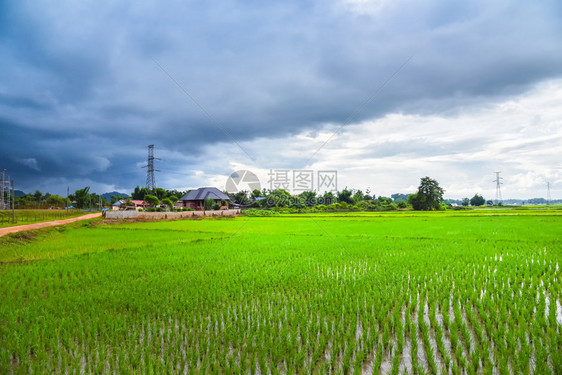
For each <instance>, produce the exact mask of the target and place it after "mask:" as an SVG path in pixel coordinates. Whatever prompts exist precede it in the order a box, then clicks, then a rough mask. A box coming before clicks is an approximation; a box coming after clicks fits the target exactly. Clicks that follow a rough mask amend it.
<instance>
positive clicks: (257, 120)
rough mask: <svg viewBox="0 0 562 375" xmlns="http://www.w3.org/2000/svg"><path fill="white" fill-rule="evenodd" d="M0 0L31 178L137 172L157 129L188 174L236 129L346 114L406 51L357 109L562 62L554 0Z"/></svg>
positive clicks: (453, 92) (482, 94) (550, 71)
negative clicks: (358, 0) (57, 2)
mask: <svg viewBox="0 0 562 375" xmlns="http://www.w3.org/2000/svg"><path fill="white" fill-rule="evenodd" d="M379 5H380V6H379ZM1 7H2V9H1V11H0V41H1V42H2V43H1V45H0V59H1V61H2V65H3V66H2V70H1V72H0V110H1V111H2V112H1V113H2V117H3V119H4V120H3V122H2V123H1V126H2V139H1V141H0V142H1V144H0V145H1V148H0V153H1V161H2V166H0V167H3V168H8V169H10V170H11V171H12V175H14V176H15V177H17V178H18V179H19V180H20V181H21V183H22V184H23V185H24V186H32V185H34V184H36V185H37V184H39V182H38V181H39V180H38V179H40V178H41V177H45V176H50V177H52V176H57V177H60V178H65V179H68V180H69V181H71V180H72V179H83V178H86V177H87V178H90V179H91V180H92V181H98V182H100V183H103V184H108V185H111V184H113V185H115V186H127V187H134V186H135V185H137V184H142V183H143V181H144V180H143V178H144V177H143V173H144V172H143V170H140V168H139V167H138V164H139V163H142V162H143V161H144V160H145V158H146V155H145V154H146V145H148V144H151V143H154V144H156V145H157V146H158V147H159V148H160V150H161V151H166V150H169V151H170V152H176V153H179V154H180V155H181V157H180V158H175V159H173V160H167V165H166V168H167V169H168V170H170V171H173V170H181V173H187V174H189V173H191V172H189V171H192V170H195V169H199V168H200V167H201V166H200V165H199V163H200V154H201V152H202V150H204V149H205V147H208V146H211V145H214V144H217V143H219V142H223V143H224V142H226V143H228V142H230V137H233V138H235V139H236V140H237V141H240V142H242V141H245V140H251V139H254V138H256V137H283V136H287V135H289V134H296V133H299V132H301V131H303V130H312V131H314V130H315V129H317V128H318V127H320V126H323V125H325V124H336V125H340V124H342V123H344V122H345V121H346V119H348V118H349V116H350V115H351V114H352V113H355V112H356V110H357V108H358V107H359V106H360V105H361V103H362V102H363V101H364V100H365V99H366V98H368V97H369V96H370V95H372V94H373V93H374V92H376V90H377V88H379V87H380V86H381V85H382V84H383V83H384V82H385V81H386V80H387V79H388V78H389V77H390V76H391V75H392V74H393V72H395V71H396V69H397V68H398V67H399V66H400V65H401V64H402V63H404V61H406V60H407V59H408V58H409V57H410V56H413V58H412V60H411V61H410V62H409V63H408V64H407V66H406V67H405V68H404V69H403V70H402V71H401V72H400V73H399V74H398V75H397V76H396V77H395V78H394V79H393V80H392V81H390V82H389V83H388V84H387V85H386V86H385V87H384V89H383V90H382V91H381V92H380V94H378V95H377V96H376V97H375V98H374V100H373V101H372V102H371V103H369V104H368V105H367V106H365V107H364V108H363V110H362V111H360V112H358V113H357V114H356V116H355V117H354V118H353V119H352V120H353V121H352V122H359V121H362V120H365V119H376V118H378V117H382V116H384V115H386V114H388V113H391V112H396V111H398V112H402V113H421V114H428V113H429V114H431V113H438V114H444V113H445V114H446V113H452V112H454V111H455V108H459V107H462V106H464V105H466V103H471V104H474V103H478V102H481V103H482V104H486V103H490V102H494V101H497V100H500V99H503V98H506V97H509V96H510V95H513V94H517V93H520V92H522V91H523V90H525V89H526V88H528V87H529V86H531V85H533V84H535V83H536V82H539V81H542V80H546V79H550V78H553V77H559V76H560V75H561V74H562V47H561V45H560V38H561V36H562V28H561V25H562V22H561V21H560V20H561V19H562V17H561V16H562V11H561V9H562V6H561V5H560V3H559V2H557V1H544V2H540V3H520V2H495V3H491V4H490V3H488V2H481V3H471V4H465V3H461V2H455V1H453V2H450V1H444V0H442V1H441V0H440V1H432V2H423V3H409V2H403V1H397V2H372V3H369V2H365V3H364V6H358V5H357V4H356V5H353V4H351V3H346V2H344V1H341V2H313V1H309V2H290V1H288V2H234V1H219V2H212V3H200V2H189V1H188V2H179V1H178V2H172V3H161V2H155V1H154V2H153V1H141V2H137V3H135V4H134V5H129V3H126V2H122V3H120V2H114V3H112V4H103V3H98V2H89V3H87V2H81V3H76V4H65V5H64V6H53V4H50V3H48V2H38V3H33V4H31V3H26V2H11V3H9V2H4V3H2V5H1ZM153 59H155V60H156V61H157V63H158V64H161V65H162V66H163V67H164V69H165V70H166V71H167V72H168V73H169V74H170V75H172V77H173V78H174V79H175V80H177V82H178V83H179V84H180V85H181V86H182V87H183V88H184V89H185V90H187V91H188V92H189V93H190V95H192V96H193V97H194V98H195V100H196V101H197V103H199V104H200V105H201V106H202V107H203V108H204V109H205V110H206V111H207V112H208V114H210V115H211V117H212V119H210V118H209V117H208V116H207V115H206V114H205V113H203V112H202V111H201V110H200V109H199V108H198V106H197V105H196V104H195V103H193V101H192V100H191V99H190V98H188V97H187V96H186V95H185V94H184V93H183V92H182V91H181V90H180V89H179V88H178V87H177V85H176V84H175V83H174V82H172V81H171V80H170V79H169V77H167V76H166V74H165V73H164V72H162V71H161V70H160V68H159V67H158V66H157V64H155V63H154V61H153ZM393 147H395V145H390V144H389V147H388V149H387V150H386V151H381V152H382V153H383V154H387V153H392V152H393ZM434 149H435V148H434V147H429V146H428V147H427V148H422V149H420V150H417V152H419V153H424V152H431V151H432V150H434ZM242 157H244V156H242ZM32 159H33V160H35V162H34V161H32ZM18 160H19V161H18ZM35 166H36V167H37V168H34V167H35ZM124 171H126V172H124ZM186 171H187V172H186ZM120 172H121V173H120ZM43 188H44V189H48V188H49V187H47V186H45V187H43ZM59 193H60V191H59Z"/></svg>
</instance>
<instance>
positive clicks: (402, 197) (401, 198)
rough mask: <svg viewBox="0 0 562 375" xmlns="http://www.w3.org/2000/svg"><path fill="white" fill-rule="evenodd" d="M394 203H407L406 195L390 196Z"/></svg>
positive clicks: (396, 194)
mask: <svg viewBox="0 0 562 375" xmlns="http://www.w3.org/2000/svg"><path fill="white" fill-rule="evenodd" d="M390 197H391V198H392V200H394V203H400V202H408V194H400V193H395V194H392V195H391V196H390Z"/></svg>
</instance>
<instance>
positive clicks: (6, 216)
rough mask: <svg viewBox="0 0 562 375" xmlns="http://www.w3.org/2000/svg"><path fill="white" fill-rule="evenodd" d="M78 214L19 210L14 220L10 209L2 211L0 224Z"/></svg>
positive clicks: (30, 221)
mask: <svg viewBox="0 0 562 375" xmlns="http://www.w3.org/2000/svg"><path fill="white" fill-rule="evenodd" d="M73 216H76V215H68V214H67V213H66V212H44V213H42V212H24V213H21V212H17V211H16V214H15V215H14V218H13V220H12V213H11V212H9V211H4V212H0V226H3V225H5V224H33V223H41V222H44V221H51V220H58V219H68V218H69V217H73Z"/></svg>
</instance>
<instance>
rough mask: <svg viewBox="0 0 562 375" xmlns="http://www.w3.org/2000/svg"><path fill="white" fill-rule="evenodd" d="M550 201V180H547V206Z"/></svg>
mask: <svg viewBox="0 0 562 375" xmlns="http://www.w3.org/2000/svg"><path fill="white" fill-rule="evenodd" d="M550 201H551V198H550V181H547V182H546V204H547V206H549V205H550Z"/></svg>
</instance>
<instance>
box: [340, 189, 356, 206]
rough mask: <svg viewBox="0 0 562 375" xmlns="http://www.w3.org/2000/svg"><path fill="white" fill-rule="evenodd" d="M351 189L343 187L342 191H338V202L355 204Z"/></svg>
mask: <svg viewBox="0 0 562 375" xmlns="http://www.w3.org/2000/svg"><path fill="white" fill-rule="evenodd" d="M351 194H352V192H351V190H347V188H345V189H343V190H342V191H338V202H340V203H342V202H345V203H348V204H355V202H354V201H353V198H352V197H351Z"/></svg>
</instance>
